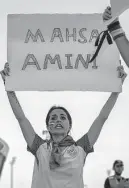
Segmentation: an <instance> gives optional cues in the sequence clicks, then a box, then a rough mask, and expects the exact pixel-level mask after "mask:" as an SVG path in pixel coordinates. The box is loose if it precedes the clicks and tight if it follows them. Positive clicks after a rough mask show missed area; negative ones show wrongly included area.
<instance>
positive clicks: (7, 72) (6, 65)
mask: <svg viewBox="0 0 129 188" xmlns="http://www.w3.org/2000/svg"><path fill="white" fill-rule="evenodd" d="M9 72H10V68H9V63H5V65H4V70H2V71H1V72H0V74H1V77H2V79H3V82H4V84H5V79H6V76H9Z"/></svg>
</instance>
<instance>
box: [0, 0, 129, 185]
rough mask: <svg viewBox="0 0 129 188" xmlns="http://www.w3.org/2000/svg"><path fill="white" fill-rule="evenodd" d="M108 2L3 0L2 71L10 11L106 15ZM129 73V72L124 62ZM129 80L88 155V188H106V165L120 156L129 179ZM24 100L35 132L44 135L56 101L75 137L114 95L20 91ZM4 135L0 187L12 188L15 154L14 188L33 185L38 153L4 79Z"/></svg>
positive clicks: (0, 132)
mask: <svg viewBox="0 0 129 188" xmlns="http://www.w3.org/2000/svg"><path fill="white" fill-rule="evenodd" d="M108 5H109V1H108V0H90V1H89V0H79V1H77V0H69V1H68V0H65V1H63V0H47V1H45V0H36V1H34V0H11V1H9V0H8V1H7V0H4V1H2V0H1V2H0V28H1V29H0V51H1V54H0V62H1V63H0V70H2V69H3V66H4V64H5V62H6V61H7V54H6V53H7V14H20V13H24V14H26V13H102V12H103V11H104V9H105V8H106V6H108ZM128 17H129V11H126V12H125V13H124V14H123V15H122V16H121V17H120V22H121V25H122V26H123V29H124V30H125V32H126V34H127V37H128V36H129V26H128V24H127V23H128ZM122 64H123V65H124V67H125V70H126V72H127V74H129V70H128V68H127V67H126V65H125V63H124V61H123V60H122ZM128 83H129V78H128V77H127V78H126V80H125V83H124V85H123V92H122V93H121V94H120V95H119V98H118V101H117V103H116V105H115V107H114V109H113V111H112V112H111V114H110V116H109V118H108V120H107V121H106V123H105V124H104V127H103V129H102V132H101V134H100V137H99V139H98V140H97V142H96V144H95V146H94V150H95V152H94V153H92V154H89V156H88V158H87V160H86V164H85V167H84V182H85V184H87V185H88V187H89V188H94V187H96V188H100V187H103V184H104V181H105V178H106V177H107V169H111V168H112V164H113V162H114V160H115V159H121V160H123V161H124V164H125V170H124V173H123V176H125V177H129V160H128V159H129V152H128V148H129V146H128V144H129V136H128V133H129V116H128V112H129V105H128V104H129V98H128V95H129V87H128ZM16 93H17V96H18V99H19V101H20V104H21V106H22V108H23V110H24V112H25V114H26V116H27V118H28V119H29V120H30V122H31V123H32V125H33V127H34V129H35V131H36V132H37V133H38V134H39V135H40V136H42V131H43V130H45V129H46V127H45V117H46V114H47V112H48V110H49V108H50V107H51V106H53V104H58V105H62V106H64V107H66V108H67V109H68V111H69V112H70V114H71V116H72V119H73V127H72V131H71V134H72V136H73V137H74V138H75V139H78V138H80V137H81V136H82V135H83V134H84V133H86V132H87V131H88V129H89V128H90V125H91V124H92V122H93V121H94V119H95V118H96V117H97V115H98V114H99V112H100V110H101V108H102V107H103V105H104V104H105V102H106V100H107V99H108V97H109V95H110V93H103V92H101V93H100V92H61V93H60V92H36V91H33V92H29V91H28V92H27V91H26V92H16ZM0 137H1V138H2V139H4V140H5V141H6V142H7V143H8V144H9V147H10V151H9V155H8V158H7V161H6V163H5V167H4V170H3V174H2V178H1V181H0V187H1V188H9V187H10V161H11V160H12V157H16V162H15V164H14V188H15V187H18V188H23V187H24V188H29V187H31V178H32V172H33V162H34V157H33V156H32V155H31V154H30V153H28V152H27V150H26V143H25V141H24V138H23V135H22V133H21V130H20V127H19V125H18V122H17V120H16V119H15V117H14V115H13V112H12V111H11V108H10V105H9V102H8V99H7V96H6V92H5V88H4V85H3V82H2V79H0Z"/></svg>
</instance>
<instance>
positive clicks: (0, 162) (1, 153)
mask: <svg viewBox="0 0 129 188" xmlns="http://www.w3.org/2000/svg"><path fill="white" fill-rule="evenodd" d="M8 152H9V146H8V144H7V143H6V142H5V141H4V140H3V139H1V138H0V178H1V175H2V171H3V167H4V164H5V161H6V158H7V155H8Z"/></svg>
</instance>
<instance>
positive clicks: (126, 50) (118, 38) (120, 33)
mask: <svg viewBox="0 0 129 188" xmlns="http://www.w3.org/2000/svg"><path fill="white" fill-rule="evenodd" d="M111 18H112V12H111V7H110V6H108V7H107V8H106V9H105V11H104V13H103V21H104V22H105V21H107V20H110V19H111ZM108 30H109V32H110V34H111V36H112V38H113V39H114V41H115V43H116V45H117V47H118V50H119V52H120V54H121V56H122V58H123V60H124V61H125V63H126V65H127V67H129V40H128V39H127V37H126V34H125V32H124V30H123V29H122V27H121V25H120V22H119V19H118V18H116V19H115V20H114V21H113V22H112V23H111V24H110V25H108Z"/></svg>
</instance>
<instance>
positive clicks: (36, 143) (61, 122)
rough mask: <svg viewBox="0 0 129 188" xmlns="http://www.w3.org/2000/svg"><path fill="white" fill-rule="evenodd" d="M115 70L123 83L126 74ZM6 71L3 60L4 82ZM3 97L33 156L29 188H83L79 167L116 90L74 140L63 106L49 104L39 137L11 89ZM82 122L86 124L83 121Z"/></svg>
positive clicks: (91, 150)
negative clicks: (43, 133)
mask: <svg viewBox="0 0 129 188" xmlns="http://www.w3.org/2000/svg"><path fill="white" fill-rule="evenodd" d="M117 71H118V77H119V78H120V79H121V80H122V83H123V82H124V80H125V78H126V76H127V74H126V73H125V72H124V69H123V68H122V67H119V69H117ZM9 72H10V69H9V64H8V63H6V64H5V67H4V70H3V71H1V76H2V79H3V81H4V83H5V79H6V76H9ZM7 96H8V99H9V102H10V105H11V108H12V110H13V113H14V115H15V117H16V119H17V121H18V123H19V125H20V128H21V131H22V133H23V136H24V138H25V140H26V143H27V146H28V147H27V148H28V151H30V152H31V153H32V154H33V156H34V157H35V165H34V171H33V179H32V188H43V187H44V188H84V183H83V167H84V164H85V161H86V157H87V155H88V154H89V153H90V152H93V146H94V144H95V143H96V141H97V139H98V137H99V135H100V132H101V130H102V128H103V125H104V123H105V121H106V120H107V119H108V116H109V114H110V113H111V111H112V109H113V107H114V105H115V103H116V101H117V98H118V96H119V93H117V92H113V93H111V95H110V97H109V99H108V100H107V102H106V103H105V105H104V106H103V108H102V110H101V111H100V113H99V115H98V116H97V118H96V119H95V121H94V122H93V124H92V125H91V127H90V129H89V130H88V132H87V133H84V135H83V136H82V137H81V138H80V139H79V140H77V141H74V139H73V138H72V137H71V136H70V135H69V132H70V130H71V127H72V118H71V116H70V114H69V112H68V111H67V109H65V108H64V107H61V106H53V107H52V108H51V109H50V110H49V111H48V114H47V116H46V127H47V130H48V131H49V133H50V139H49V140H47V139H46V140H43V139H42V138H41V137H40V136H38V134H37V133H36V132H35V130H34V129H33V126H32V125H31V123H30V121H29V120H28V119H27V117H26V116H25V114H24V112H23V110H22V108H21V105H20V103H19V101H18V99H17V97H16V94H15V92H14V91H7ZM85 120H86V117H85ZM84 123H85V124H86V121H85V122H84Z"/></svg>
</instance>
